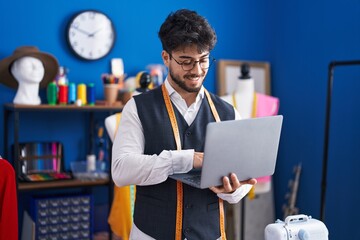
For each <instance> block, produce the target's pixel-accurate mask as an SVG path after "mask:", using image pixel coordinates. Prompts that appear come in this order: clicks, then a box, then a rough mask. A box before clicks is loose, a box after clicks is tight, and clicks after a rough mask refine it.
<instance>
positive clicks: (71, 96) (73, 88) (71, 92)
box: [68, 83, 76, 104]
mask: <svg viewBox="0 0 360 240" xmlns="http://www.w3.org/2000/svg"><path fill="white" fill-rule="evenodd" d="M68 91H69V99H68V100H69V103H70V104H74V103H75V101H76V86H75V83H69V90H68Z"/></svg>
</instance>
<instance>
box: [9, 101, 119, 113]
mask: <svg viewBox="0 0 360 240" xmlns="http://www.w3.org/2000/svg"><path fill="white" fill-rule="evenodd" d="M4 107H5V109H7V110H11V111H74V112H109V111H121V110H122V108H123V105H122V104H121V103H120V102H117V103H116V104H113V105H106V104H105V103H104V102H103V101H101V102H99V103H98V104H95V105H93V106H91V105H86V106H76V105H49V104H40V105H26V104H14V103H6V104H4Z"/></svg>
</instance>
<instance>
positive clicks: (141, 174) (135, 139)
mask: <svg viewBox="0 0 360 240" xmlns="http://www.w3.org/2000/svg"><path fill="white" fill-rule="evenodd" d="M144 146H145V139H144V134H143V129H142V125H141V122H140V119H139V117H138V115H137V109H136V104H135V101H134V99H133V98H132V99H130V100H129V101H128V103H127V104H126V105H125V107H124V109H123V111H122V116H121V120H120V124H119V128H118V131H117V133H116V136H115V139H114V143H113V148H112V168H111V173H112V177H113V180H114V182H115V184H116V185H117V186H126V185H132V184H133V185H152V184H158V183H161V182H164V181H165V180H166V179H167V178H168V176H169V175H171V174H174V173H184V172H188V171H190V170H191V169H192V167H193V156H194V150H192V149H190V150H180V151H177V150H174V151H172V150H171V151H169V150H163V151H162V152H161V153H160V154H159V155H145V154H144Z"/></svg>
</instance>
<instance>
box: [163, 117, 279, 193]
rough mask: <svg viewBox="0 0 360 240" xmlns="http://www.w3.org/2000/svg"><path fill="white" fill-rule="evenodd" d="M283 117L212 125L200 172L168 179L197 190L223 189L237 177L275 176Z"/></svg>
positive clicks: (175, 175) (213, 123)
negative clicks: (225, 181) (227, 180)
mask: <svg viewBox="0 0 360 240" xmlns="http://www.w3.org/2000/svg"><path fill="white" fill-rule="evenodd" d="M282 121H283V116H282V115H277V116H270V117H261V118H250V119H243V120H232V121H223V122H218V123H216V122H212V123H209V124H208V125H207V128H206V136H205V148H204V161H203V167H202V169H201V170H192V171H190V172H188V173H184V174H173V175H170V176H169V177H170V178H172V179H175V180H180V181H181V182H183V183H186V184H189V185H191V186H193V187H196V188H201V189H204V188H208V187H211V186H220V185H222V178H223V176H229V174H230V173H235V174H236V175H237V177H238V179H239V180H240V181H243V180H247V179H250V178H258V177H264V176H271V175H273V174H274V171H275V165H276V158H277V152H278V147H279V141H280V133H281V126H282Z"/></svg>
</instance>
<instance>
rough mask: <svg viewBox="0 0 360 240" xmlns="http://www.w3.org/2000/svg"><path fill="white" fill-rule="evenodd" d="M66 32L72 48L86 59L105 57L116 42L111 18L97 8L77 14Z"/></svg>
mask: <svg viewBox="0 0 360 240" xmlns="http://www.w3.org/2000/svg"><path fill="white" fill-rule="evenodd" d="M66 34H67V41H68V43H69V46H70V48H71V50H72V51H73V52H74V53H75V54H76V55H77V56H78V57H80V58H82V59H86V60H97V59H100V58H102V57H105V56H106V55H107V54H108V53H109V52H110V51H111V49H112V48H113V46H114V43H115V28H114V25H113V23H112V21H111V19H110V18H109V17H108V16H107V15H106V14H104V13H102V12H100V11H96V10H86V11H82V12H80V13H77V14H75V16H74V17H73V18H72V19H71V20H70V22H69V24H68V26H67V31H66Z"/></svg>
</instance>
